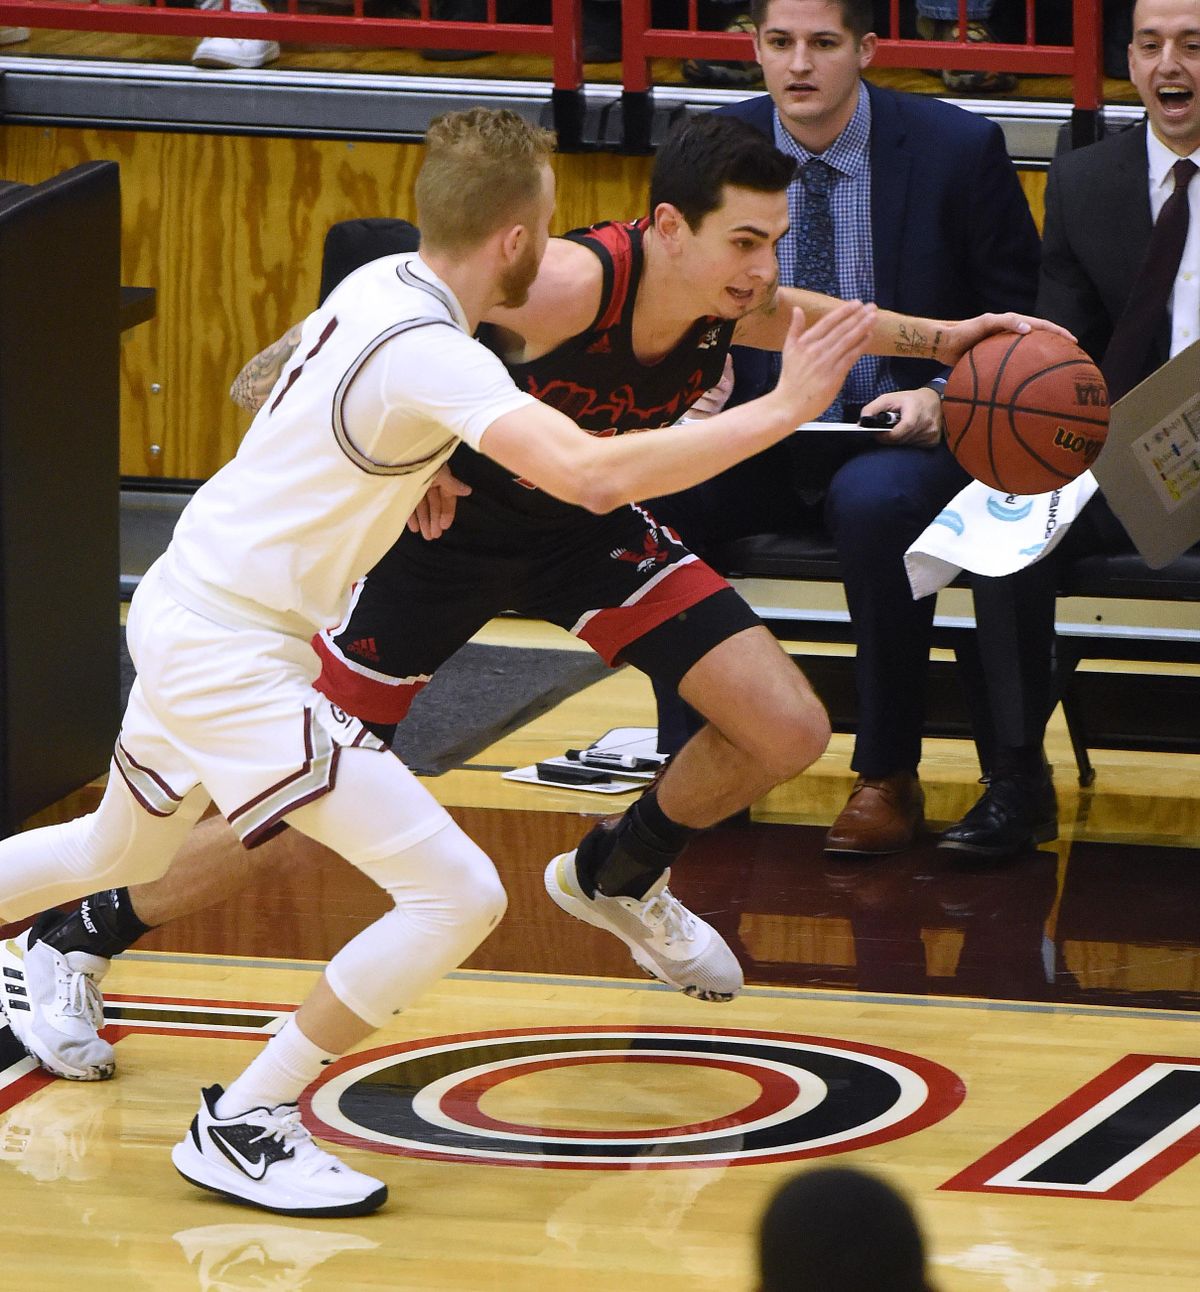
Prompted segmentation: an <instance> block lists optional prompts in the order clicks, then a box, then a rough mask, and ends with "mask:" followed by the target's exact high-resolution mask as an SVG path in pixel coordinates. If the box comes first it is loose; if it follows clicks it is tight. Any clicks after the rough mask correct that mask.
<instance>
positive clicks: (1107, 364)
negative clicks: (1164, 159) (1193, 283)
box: [1100, 157, 1196, 404]
mask: <svg viewBox="0 0 1200 1292" xmlns="http://www.w3.org/2000/svg"><path fill="white" fill-rule="evenodd" d="M1171 173H1172V174H1173V175H1174V176H1175V189H1174V191H1173V192H1172V194H1171V196H1170V197H1169V198H1167V200H1166V202H1165V203H1164V205H1163V209H1162V210H1161V211H1160V212H1159V213H1158V219H1157V220H1156V221H1155V222H1154V232H1153V233H1152V234H1151V235H1150V245H1149V246H1148V247H1147V248H1146V258H1145V259H1144V260H1143V261H1142V264H1141V268H1140V269H1139V270H1138V275H1137V278H1136V280H1135V281H1134V285H1133V291H1132V292H1130V294H1129V300H1128V301H1126V302H1125V309H1124V311H1123V312H1122V314H1121V317H1120V318H1119V319H1118V320H1117V325H1116V327H1115V328H1114V329H1113V334H1112V340H1111V341H1109V343H1108V349H1107V350H1105V352H1104V360H1103V362H1102V363H1101V365H1100V366H1101V368H1102V369H1103V370H1104V377H1105V380H1106V381H1107V382H1108V402H1109V403H1110V404H1113V403H1115V402H1116V401H1117V400H1118V399H1120V398H1121V396H1122V395H1124V394H1126V393H1127V392H1128V391H1130V390H1132V389H1133V387H1134V386H1136V385H1137V384H1138V382H1139V381H1142V380H1144V379H1145V378H1146V377H1148V376H1149V375H1150V374H1149V373H1148V372H1147V370H1146V361H1147V359H1148V358H1149V355H1150V347H1151V345H1152V344H1153V342H1154V338H1155V337H1156V336H1157V335H1158V331H1159V328H1160V327H1161V326H1162V319H1163V314H1164V313H1165V312H1166V308H1167V301H1168V300H1169V299H1170V296H1171V289H1172V287H1174V285H1175V275H1176V274H1177V273H1178V272H1179V261H1180V259H1181V258H1182V256H1183V244H1184V243H1185V242H1186V241H1187V233H1188V195H1187V191H1188V184H1189V183H1190V181H1191V178H1192V176H1193V175H1194V174H1195V173H1196V163H1195V162H1194V161H1191V160H1190V159H1189V158H1187V157H1184V158H1181V159H1180V160H1179V161H1177V162H1176V163H1175V165H1174V166H1172V167H1171Z"/></svg>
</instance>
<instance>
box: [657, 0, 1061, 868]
mask: <svg viewBox="0 0 1200 1292" xmlns="http://www.w3.org/2000/svg"><path fill="white" fill-rule="evenodd" d="M873 9H874V6H873V4H872V3H871V0H755V3H753V4H752V5H751V7H750V10H751V17H752V18H753V20H754V26H755V48H756V52H757V56H758V60H759V62H760V63H761V64H762V68H763V76H764V79H765V81H766V85H767V89H768V91H769V94H766V95H762V96H759V97H756V98H751V99H748V100H746V101H744V102H742V103H738V104H735V105H733V106H731V107H728V108H722V109H720V111H722V112H728V113H732V114H733V115H736V116H739V117H742V118H743V119H745V120H746V121H748V122H749V123H750V124H752V125H754V126H755V127H757V128H758V129H759V130H761V131H762V132H763V133H764V134H766V135H769V136H771V137H772V138H773V139H774V141H775V145H776V147H777V148H779V149H781V150H782V151H783V152H785V153H787V154H788V155H789V156H792V157H794V158H796V160H797V161H798V162H799V163H800V166H801V168H802V169H801V174H800V177H799V178H797V180H796V181H794V182H793V184H792V185H791V188H790V190H789V208H790V215H791V232H790V233H789V234H788V235H787V236H786V237H785V238H784V239H783V241H782V242H781V243H780V245H779V262H780V273H781V277H782V281H783V282H785V283H787V284H789V285H796V286H806V287H815V288H816V289H817V290H822V291H828V292H830V293H831V294H835V295H838V296H842V297H845V298H861V299H863V300H873V301H876V302H877V303H878V304H879V305H880V306H884V307H888V308H895V309H901V310H904V311H906V312H908V311H912V312H915V313H919V314H921V315H924V316H927V317H933V318H959V317H962V316H965V315H969V314H973V313H976V312H978V311H980V310H995V309H1018V310H1027V309H1029V308H1030V306H1031V305H1032V303H1033V300H1034V297H1035V295H1036V290H1037V268H1038V251H1039V248H1038V236H1037V230H1036V228H1035V226H1034V223H1033V218H1032V216H1031V214H1030V211H1029V206H1028V203H1027V202H1026V200H1025V196H1024V194H1023V192H1022V190H1021V186H1020V182H1019V181H1018V179H1017V175H1016V171H1015V170H1014V168H1013V165H1012V163H1011V162H1010V160H1009V158H1008V155H1007V152H1006V150H1005V145H1004V139H1003V136H1002V135H1001V132H1000V130H999V128H998V127H997V126H995V125H994V124H992V123H991V122H989V121H988V120H986V118H984V117H981V116H976V115H974V114H972V113H968V112H965V111H963V110H962V109H959V108H956V107H954V106H952V105H950V104H947V103H943V102H941V101H940V100H937V99H930V98H926V97H923V96H920V95H913V94H900V93H896V92H894V91H891V90H885V89H880V88H878V87H877V86H873V85H867V84H866V83H864V81H863V79H862V73H863V71H864V69H865V68H866V67H867V66H868V65H869V64H870V62H871V58H872V56H873V54H874V51H875V44H876V37H875V35H874V34H873V32H872V30H871V24H872V20H873ZM818 190H819V191H818ZM825 202H827V203H828V205H827V206H825V205H824V203H825ZM830 225H831V226H832V228H830V227H829V226H830ZM822 226H824V227H825V229H826V232H827V233H830V234H831V235H832V247H831V248H830V247H829V246H826V247H825V248H824V249H822V248H820V247H814V246H813V243H814V238H813V236H812V235H813V231H814V228H815V229H817V230H818V231H819V230H820V229H821V227H822ZM822 271H824V272H825V273H826V274H828V273H832V275H833V276H832V278H830V277H828V276H826V277H824V278H822V277H821V274H822ZM814 272H815V274H816V276H815V277H814V276H813V275H814ZM735 354H736V355H737V363H736V385H735V388H734V399H735V400H736V401H737V402H741V401H742V400H743V399H749V398H753V396H754V395H755V393H757V392H758V391H761V390H762V389H763V388H764V387H765V386H767V385H768V384H770V383H771V382H772V381H773V380H774V377H775V373H776V372H777V371H778V368H777V367H776V366H775V365H774V363H773V361H772V359H771V357H770V356H766V355H761V354H753V353H751V352H750V351H747V350H741V351H737V350H735ZM943 375H944V370H941V369H939V368H938V366H937V365H936V364H931V363H929V362H927V361H924V360H921V359H916V358H888V359H881V358H879V357H876V356H869V357H867V358H865V359H863V360H860V361H859V363H857V364H856V365H855V366H854V368H853V369H852V371H851V373H850V377H849V379H848V381H847V382H846V385H845V387H844V388H843V390H842V391H841V394H840V396H839V399H838V401H837V402H836V404H835V405H834V406H833V408H832V409H831V410H830V416H829V420H835V421H843V420H846V421H853V420H857V418H858V416H859V414H860V413H861V412H863V411H865V412H868V413H875V412H880V411H882V410H885V409H894V410H896V411H897V412H899V413H900V414H901V418H900V421H899V423H898V424H897V425H896V426H895V427H894V428H893V429H892V430H890V431H887V432H884V433H882V434H880V435H879V436H877V437H876V438H875V440H870V439H868V440H866V441H864V440H863V439H862V438H861V437H854V438H853V439H852V440H848V441H847V442H846V443H844V444H843V443H839V442H837V441H836V440H835V439H834V437H832V436H830V437H821V438H813V437H805V436H796V437H793V439H792V440H791V441H790V442H789V443H788V444H787V445H786V446H783V445H781V446H779V449H778V451H772V452H770V453H767V454H763V455H761V456H760V457H758V458H756V459H753V460H751V461H750V462H748V463H744V464H742V466H741V467H739V468H735V469H734V470H733V471H731V472H728V473H726V475H724V476H722V477H719V478H718V479H717V480H716V481H710V482H709V483H708V484H706V485H703V486H701V487H699V488H698V489H696V490H691V491H689V492H688V493H687V494H682V495H676V496H675V497H674V498H672V499H669V500H661V499H660V500H657V501H655V502H654V503H653V504H652V508H653V510H654V512H655V513H656V514H658V515H660V516H661V518H662V519H664V520H666V521H667V522H668V523H670V524H672V525H673V526H674V527H675V528H676V529H677V530H678V531H679V532H680V533H681V535H682V536H683V537H684V539H685V541H686V542H687V543H689V545H690V546H691V547H692V549H693V550H699V551H700V552H701V553H703V552H704V551H705V549H706V548H708V547H710V546H711V545H712V544H713V543H716V542H719V541H721V540H725V539H729V538H733V537H737V536H738V535H739V534H749V533H760V532H763V531H764V530H768V529H773V528H777V527H779V526H780V525H784V526H787V525H793V526H794V525H795V524H796V522H797V520H798V519H799V518H800V516H801V514H802V510H803V509H805V508H809V509H811V508H820V509H822V512H823V518H824V522H825V524H826V526H827V527H828V529H829V530H830V532H831V533H832V535H833V537H834V539H835V541H836V543H837V548H838V554H839V557H840V559H841V563H842V570H843V576H844V580H845V587H846V598H847V601H848V603H849V607H850V615H851V619H852V621H853V625H854V634H855V642H856V645H857V660H856V665H855V679H856V684H857V689H858V729H857V738H856V741H855V747H854V757H853V761H852V764H851V765H852V767H853V769H854V771H855V772H857V773H858V780H857V782H856V784H855V786H854V789H853V791H852V793H851V796H850V800H849V802H848V803H847V805H846V808H845V809H844V810H843V812H842V813H841V814H840V816H839V817H838V818H837V820H836V821H835V822H834V824H833V827H832V829H831V830H830V831H829V834H828V836H827V847H828V849H829V850H830V851H833V852H844V853H856V854H870V853H887V852H896V851H900V850H902V849H904V848H906V847H908V846H909V845H910V844H911V843H912V841H913V838H914V836H915V835H916V833H917V832H918V831H919V830H920V828H921V826H922V824H923V794H922V791H921V787H920V783H919V781H918V778H917V765H918V763H919V761H920V757H921V729H922V725H923V719H924V707H925V679H926V675H927V672H928V665H929V648H930V643H931V638H932V622H933V599H932V598H926V599H925V600H923V601H919V602H914V601H913V598H912V592H911V590H910V588H909V583H908V577H907V575H906V573H905V570H904V563H903V556H904V551H905V549H906V548H907V547H908V546H909V545H910V544H911V543H912V542H913V540H914V539H916V537H917V536H918V534H920V533H921V531H922V530H923V529H924V528H925V526H926V525H927V524H928V523H929V521H930V520H932V518H933V517H934V516H935V515H936V514H937V513H938V511H940V510H941V508H942V506H943V505H944V504H945V503H946V502H947V501H948V500H949V499H950V498H952V497H953V496H954V494H955V493H957V492H958V490H959V489H961V488H962V487H963V486H964V485H965V484H966V483H967V477H966V476H965V474H964V473H963V472H962V470H961V469H960V468H959V466H958V464H957V463H956V462H955V461H954V459H953V458H952V457H951V455H950V453H949V451H948V449H947V448H946V446H945V443H944V441H943V436H942V424H941V407H940V401H939V394H940V392H939V390H938V388H937V387H938V385H939V381H940V379H941V377H942V376H943ZM923 383H924V385H923ZM831 441H832V442H831ZM818 514H822V513H821V512H819V513H818ZM659 698H660V728H661V729H662V734H665V732H666V730H667V729H668V728H669V727H670V726H671V725H672V723H674V725H675V726H676V727H682V726H683V723H682V721H680V720H679V718H678V709H677V708H676V709H675V710H674V711H673V712H672V711H671V705H672V704H676V703H677V702H674V701H673V700H671V699H669V698H667V699H665V698H664V696H663V694H662V692H661V691H660V696H659ZM661 738H662V735H661V734H660V739H661ZM663 743H664V745H665V748H664V752H670V749H671V745H672V741H671V739H670V737H669V736H668V737H667V739H666V740H665V741H664V742H663Z"/></svg>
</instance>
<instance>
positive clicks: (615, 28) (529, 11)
mask: <svg viewBox="0 0 1200 1292" xmlns="http://www.w3.org/2000/svg"><path fill="white" fill-rule="evenodd" d="M430 17H432V18H437V19H438V20H439V21H442V22H486V21H487V0H432V3H431V5H430ZM496 18H497V21H499V22H537V23H544V22H549V21H550V6H549V4H548V3H547V2H546V0H532V2H530V0H500V2H499V3H498V4H497V6H496ZM489 52H490V51H488V50H480V49H423V50H422V51H421V55H422V57H423V58H427V59H429V60H430V61H431V62H440V63H450V62H456V63H460V62H467V61H468V60H470V59H473V58H484V57H486V56H487V54H488V53H489ZM620 57H621V6H620V4H619V3H618V0H583V58H584V61H585V62H587V63H612V62H615V61H616V60H617V59H619V58H620Z"/></svg>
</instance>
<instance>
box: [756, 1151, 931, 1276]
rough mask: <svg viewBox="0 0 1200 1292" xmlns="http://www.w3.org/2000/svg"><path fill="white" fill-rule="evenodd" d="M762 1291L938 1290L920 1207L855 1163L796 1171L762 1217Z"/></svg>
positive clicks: (759, 1239)
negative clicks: (919, 1216)
mask: <svg viewBox="0 0 1200 1292" xmlns="http://www.w3.org/2000/svg"><path fill="white" fill-rule="evenodd" d="M758 1292H933V1284H932V1283H930V1281H929V1275H928V1273H927V1269H926V1258H925V1240H924V1238H923V1237H922V1235H921V1229H920V1226H919V1225H918V1223H917V1219H916V1216H914V1214H913V1211H912V1208H911V1207H910V1206H909V1204H908V1202H907V1201H906V1199H905V1198H904V1197H902V1196H901V1195H900V1194H899V1193H898V1192H897V1191H896V1190H895V1189H893V1188H892V1186H891V1185H890V1184H887V1183H885V1182H884V1181H883V1180H881V1179H880V1178H879V1177H877V1176H874V1175H868V1174H867V1173H866V1172H864V1171H860V1170H858V1169H856V1168H855V1167H850V1166H826V1167H817V1168H816V1169H814V1170H810V1171H804V1172H802V1173H801V1174H799V1175H795V1176H792V1178H791V1179H789V1180H788V1181H787V1182H786V1183H785V1184H784V1185H782V1187H780V1188H779V1189H778V1190H777V1191H776V1193H775V1194H774V1196H773V1197H772V1198H771V1201H770V1202H769V1203H768V1205H767V1209H766V1211H765V1212H764V1214H763V1217H762V1220H761V1222H760V1224H759V1232H758Z"/></svg>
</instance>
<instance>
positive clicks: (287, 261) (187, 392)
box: [0, 126, 1045, 478]
mask: <svg viewBox="0 0 1200 1292" xmlns="http://www.w3.org/2000/svg"><path fill="white" fill-rule="evenodd" d="M420 156H421V149H420V147H419V146H418V145H411V144H410V145H395V144H384V143H346V142H341V141H336V140H311V139H282V138H264V137H242V136H222V135H197V134H186V133H162V134H156V133H152V132H135V131H118V130H78V129H46V128H42V127H34V126H8V127H4V128H2V129H0V175H3V176H4V177H5V178H8V179H13V180H21V181H24V182H26V183H36V182H38V181H39V180H42V179H45V178H47V177H49V176H51V175H54V174H57V173H58V172H60V171H62V170H65V169H67V168H68V167H70V166H74V165H77V164H78V163H79V162H82V161H89V160H93V159H100V158H103V159H110V160H113V161H117V162H119V163H120V165H121V196H122V202H123V227H124V236H123V274H122V278H123V281H124V282H125V283H128V284H133V285H138V286H152V287H155V288H157V290H158V315H157V317H156V318H155V319H154V321H153V322H151V323H148V324H143V325H142V326H141V327H138V328H136V329H134V330H133V331H132V332H130V333H128V334H127V335H126V337H125V340H124V343H123V345H122V354H121V368H122V384H121V398H122V413H121V471H122V473H123V474H126V475H148V476H166V477H184V478H188V477H197V478H202V477H206V476H209V475H211V474H212V473H213V472H214V471H215V470H217V468H218V467H220V466H221V465H222V464H223V463H224V462H226V461H228V459H229V458H230V457H231V456H232V455H233V453H234V452H235V450H236V448H237V444H238V441H239V439H240V437H241V435H242V434H243V433H244V431H245V428H246V425H247V421H248V419H247V417H246V415H245V414H243V413H242V412H240V410H238V409H237V408H235V407H234V406H233V404H231V403H230V401H229V399H228V397H227V391H228V388H229V383H230V382H231V381H232V379H233V377H234V375H235V374H236V373H237V371H238V369H239V368H240V367H241V365H242V364H243V363H244V362H245V361H246V360H247V359H248V358H250V356H251V355H253V354H255V353H256V352H257V351H258V350H260V349H261V348H262V347H263V346H264V345H266V344H268V343H269V342H270V341H273V340H274V339H275V338H276V337H277V336H279V335H280V334H281V333H282V332H283V331H285V330H286V329H287V328H288V327H289V326H291V324H292V323H294V322H296V321H297V320H298V319H299V318H301V317H303V315H304V314H305V313H306V312H307V311H308V310H310V309H312V307H313V306H314V305H315V303H316V298H317V290H318V286H319V283H320V266H321V243H322V239H323V237H324V233H325V230H326V229H327V228H328V227H329V225H331V224H333V223H334V222H335V221H337V220H346V219H352V218H354V217H356V216H364V215H397V216H403V217H405V218H409V219H411V218H413V216H414V213H413V209H412V200H411V194H412V184H413V180H414V178H415V176H416V172H417V169H418V167H419V164H420ZM650 167H651V159H650V158H647V157H618V156H613V155H611V154H593V155H562V156H560V157H558V158H556V168H557V171H558V180H559V183H558V211H557V215H556V218H555V229H556V230H557V231H560V232H561V231H563V230H566V229H571V228H576V227H578V226H580V225H584V224H589V223H592V222H593V221H595V220H601V219H620V218H628V217H630V216H632V215H635V214H639V213H640V212H641V211H642V210H643V208H644V206H645V202H646V190H647V185H648V181H649V175H650ZM1022 183H1023V185H1024V186H1025V191H1026V193H1027V194H1028V195H1029V197H1030V201H1031V205H1033V207H1034V211H1035V215H1036V216H1037V218H1038V220H1039V224H1040V220H1041V210H1042V194H1043V192H1044V187H1045V177H1044V175H1043V174H1041V173H1038V172H1027V173H1024V174H1023V175H1022ZM52 361H53V357H50V356H48V360H47V362H48V365H49V364H50V363H51V362H52Z"/></svg>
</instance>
